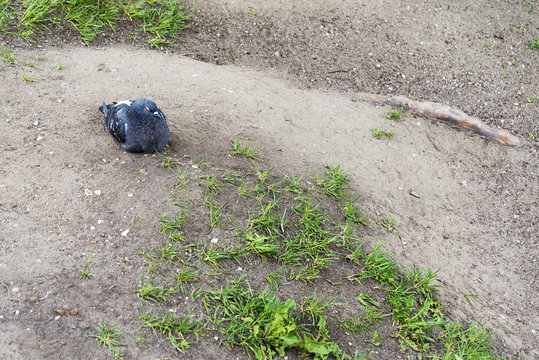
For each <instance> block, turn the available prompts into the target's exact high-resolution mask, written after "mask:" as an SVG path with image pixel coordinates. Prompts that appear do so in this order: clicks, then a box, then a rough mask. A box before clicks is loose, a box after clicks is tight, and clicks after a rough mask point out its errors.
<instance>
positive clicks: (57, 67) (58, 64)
mask: <svg viewBox="0 0 539 360" xmlns="http://www.w3.org/2000/svg"><path fill="white" fill-rule="evenodd" d="M63 69H65V65H64V64H62V63H61V62H60V60H56V70H58V71H60V70H63Z"/></svg>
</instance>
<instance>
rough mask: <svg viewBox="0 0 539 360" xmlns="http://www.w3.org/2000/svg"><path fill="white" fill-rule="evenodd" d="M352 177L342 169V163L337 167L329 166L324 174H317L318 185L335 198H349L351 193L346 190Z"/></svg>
mask: <svg viewBox="0 0 539 360" xmlns="http://www.w3.org/2000/svg"><path fill="white" fill-rule="evenodd" d="M349 183H350V177H349V176H348V174H346V173H345V172H344V170H342V169H341V165H338V166H337V167H335V168H331V167H330V168H328V170H327V171H325V172H324V174H322V175H317V176H316V185H318V186H319V187H321V188H322V189H324V190H325V193H326V195H327V196H328V197H330V198H332V199H335V200H342V199H348V198H349V197H350V195H348V193H347V192H346V191H347V190H348V184H349Z"/></svg>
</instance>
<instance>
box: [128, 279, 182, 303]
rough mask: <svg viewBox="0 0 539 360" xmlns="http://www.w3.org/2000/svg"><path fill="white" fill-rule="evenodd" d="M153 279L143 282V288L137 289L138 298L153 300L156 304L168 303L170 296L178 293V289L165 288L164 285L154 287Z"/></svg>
mask: <svg viewBox="0 0 539 360" xmlns="http://www.w3.org/2000/svg"><path fill="white" fill-rule="evenodd" d="M152 282H153V280H152V277H151V276H150V278H148V280H146V281H144V280H142V283H141V286H140V288H139V289H137V291H136V293H137V296H138V297H140V298H141V299H145V300H151V301H155V302H163V301H166V300H167V299H168V297H169V295H174V294H177V293H178V289H177V288H165V287H164V286H163V285H152Z"/></svg>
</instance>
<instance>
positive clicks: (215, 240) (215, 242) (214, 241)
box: [211, 238, 219, 244]
mask: <svg viewBox="0 0 539 360" xmlns="http://www.w3.org/2000/svg"><path fill="white" fill-rule="evenodd" d="M218 241H219V239H218V238H213V239H211V242H212V243H213V244H217V242H218Z"/></svg>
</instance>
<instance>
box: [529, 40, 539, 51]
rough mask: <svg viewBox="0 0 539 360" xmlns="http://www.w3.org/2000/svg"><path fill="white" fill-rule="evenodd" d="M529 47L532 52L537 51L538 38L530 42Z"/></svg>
mask: <svg viewBox="0 0 539 360" xmlns="http://www.w3.org/2000/svg"><path fill="white" fill-rule="evenodd" d="M530 47H531V48H532V50H537V49H539V38H537V39H535V40H532V41H531V42H530Z"/></svg>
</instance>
